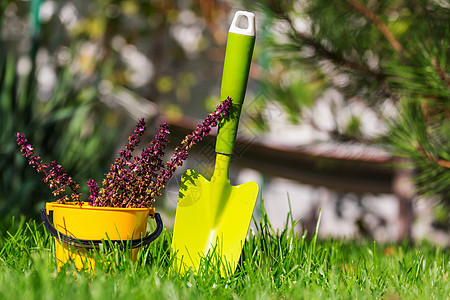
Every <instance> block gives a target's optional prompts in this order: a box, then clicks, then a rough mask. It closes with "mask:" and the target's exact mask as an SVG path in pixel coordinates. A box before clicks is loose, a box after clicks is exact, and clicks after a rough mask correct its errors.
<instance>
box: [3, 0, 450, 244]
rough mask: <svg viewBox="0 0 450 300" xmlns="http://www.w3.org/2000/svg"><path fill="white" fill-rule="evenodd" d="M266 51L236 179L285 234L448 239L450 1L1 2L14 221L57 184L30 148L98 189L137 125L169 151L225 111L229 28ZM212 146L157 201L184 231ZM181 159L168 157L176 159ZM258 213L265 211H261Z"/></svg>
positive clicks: (9, 209)
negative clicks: (182, 205)
mask: <svg viewBox="0 0 450 300" xmlns="http://www.w3.org/2000/svg"><path fill="white" fill-rule="evenodd" d="M237 10H250V11H252V12H254V13H255V14H256V18H257V19H256V20H257V24H256V26H257V40H256V46H255V51H254V56H253V62H252V68H251V74H250V81H249V85H248V90H247V95H246V102H245V104H244V109H243V113H242V117H241V122H240V128H239V138H238V145H237V149H236V155H235V156H234V158H233V164H232V174H231V176H232V184H236V185H237V184H241V183H244V182H246V181H249V180H254V181H256V182H257V183H258V184H259V186H260V194H259V197H258V198H259V199H258V202H259V204H261V203H264V206H265V209H266V210H267V213H268V215H269V218H270V221H271V222H272V225H273V226H274V227H275V228H279V227H284V224H285V222H286V216H287V213H288V212H292V216H293V218H294V219H297V220H301V222H299V223H298V228H296V229H297V230H298V232H302V231H303V230H308V232H312V231H313V230H314V228H315V225H316V222H317V217H318V214H319V211H320V210H321V211H322V220H321V224H320V226H321V227H320V232H319V233H320V236H322V237H327V236H334V237H347V238H353V237H366V238H371V239H376V240H378V241H399V240H404V239H408V240H418V239H424V238H425V239H428V240H430V241H432V242H438V243H440V244H441V245H450V238H449V229H450V220H449V215H450V142H449V140H450V121H449V120H450V118H449V117H450V101H449V99H450V91H449V85H450V77H449V68H448V63H449V59H450V56H449V41H450V28H449V26H448V25H449V23H450V22H449V21H450V20H449V19H450V17H449V16H450V4H449V3H448V2H447V1H441V0H409V1H406V0H394V1H392V0H382V1H371V0H341V1H333V2H332V3H331V2H330V1H326V0H314V1H313V0H299V1H294V0H289V1H284V0H279V1H271V0H267V1H251V2H250V1H217V0H216V1H214V0H178V1H164V0H160V1H133V0H127V1H119V0H117V1H116V0H95V1H86V0H79V1H48V0H46V1H43V0H31V1H11V0H3V1H2V2H1V4H0V30H1V38H0V101H1V105H0V139H1V143H0V154H1V155H0V171H1V173H0V176H1V179H0V215H2V216H3V217H5V216H10V215H19V214H21V215H26V216H29V217H36V216H37V213H38V210H39V209H40V208H42V207H44V203H45V202H46V201H53V199H52V196H51V192H50V189H48V187H47V186H46V185H45V184H44V183H43V182H42V179H41V177H40V176H39V175H36V174H35V171H34V170H33V169H32V168H31V167H29V166H28V165H27V163H26V161H25V158H24V157H22V156H21V154H20V152H19V151H18V148H17V145H16V142H15V134H16V132H18V131H19V132H21V133H24V134H25V135H26V136H27V137H28V139H29V141H30V143H31V144H32V145H33V146H34V147H35V151H36V153H37V154H38V155H40V156H42V157H43V159H44V161H46V162H50V161H52V160H56V161H57V162H59V163H61V164H62V166H63V167H64V168H65V169H66V170H67V171H68V173H69V174H71V176H72V177H74V178H75V180H76V181H77V182H79V183H80V184H81V186H82V191H83V192H84V195H86V193H87V187H86V185H85V182H86V181H87V180H88V179H89V178H92V179H95V180H96V181H97V182H100V181H101V179H102V178H103V176H104V174H105V173H106V172H107V171H108V170H109V165H110V164H111V163H112V162H113V161H114V158H115V156H116V154H117V153H118V151H119V149H120V148H121V147H122V146H123V145H124V144H125V143H126V141H127V137H128V135H129V134H130V133H131V132H132V131H133V129H134V125H135V123H136V121H137V120H138V119H139V118H142V117H145V118H146V119H147V120H148V122H149V124H151V126H149V127H151V129H149V130H148V131H149V132H148V133H147V136H146V138H147V139H148V140H150V139H151V137H152V136H153V135H154V133H155V131H154V128H156V127H157V125H158V124H159V123H160V122H162V121H164V120H165V121H168V122H169V123H170V124H171V131H172V134H171V144H170V146H171V147H175V146H176V145H177V143H178V142H179V141H180V140H181V138H182V137H183V136H184V135H185V134H186V133H188V132H190V131H191V130H192V129H194V128H195V126H196V125H197V123H198V122H199V121H200V120H201V119H203V118H204V117H205V116H206V114H207V113H208V112H209V111H212V110H213V109H214V107H215V105H216V104H217V103H218V101H219V99H218V97H219V93H220V80H221V74H222V65H223V58H224V53H225V45H226V39H227V31H228V27H229V25H230V23H231V19H232V16H233V14H234V12H235V11H237ZM213 145H214V134H213V135H212V136H211V138H209V139H206V140H205V141H203V142H202V143H201V144H200V145H198V146H196V148H195V149H193V152H192V153H191V154H190V157H189V159H188V161H187V162H186V164H185V166H184V168H183V169H179V170H178V171H177V174H176V176H175V177H174V178H172V180H171V181H170V183H169V185H168V188H167V189H166V191H165V194H164V195H163V196H162V197H161V198H160V199H159V200H158V201H157V203H156V207H157V209H158V211H160V212H161V213H162V214H163V218H164V221H165V224H166V226H167V227H168V228H171V226H172V225H173V219H174V214H175V208H176V202H177V195H178V187H179V184H178V183H179V180H180V177H181V174H182V173H183V171H184V169H185V168H195V169H196V170H198V171H200V173H202V174H204V175H208V174H211V172H212V167H213V162H214V148H213ZM169 153H170V151H169ZM259 207H260V205H258V207H257V208H256V209H255V212H254V216H255V217H256V218H258V217H259V215H260V209H259Z"/></svg>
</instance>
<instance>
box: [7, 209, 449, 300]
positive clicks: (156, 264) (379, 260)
mask: <svg viewBox="0 0 450 300" xmlns="http://www.w3.org/2000/svg"><path fill="white" fill-rule="evenodd" d="M287 221H289V222H288V223H289V224H290V226H289V227H287V228H285V229H284V230H282V231H278V232H274V230H273V229H272V228H271V226H270V224H269V222H268V221H267V216H266V215H263V218H262V219H261V220H260V221H259V222H258V225H257V230H256V232H254V233H253V234H252V235H251V236H250V238H249V240H248V241H247V243H246V244H245V246H244V250H243V252H242V254H243V255H242V258H241V261H240V262H239V266H238V270H237V271H236V272H235V274H232V275H229V276H227V277H223V278H222V277H221V276H220V275H219V274H218V272H217V269H216V268H215V267H214V266H213V265H211V264H209V263H208V261H207V260H205V263H204V264H203V266H202V268H201V271H200V274H197V275H194V274H192V273H191V274H186V275H183V276H180V275H176V274H172V273H171V272H170V271H169V266H170V264H171V257H170V243H171V233H169V232H168V231H164V232H163V234H162V235H161V236H160V237H159V238H158V239H157V240H156V241H155V242H154V243H152V244H151V245H149V246H147V247H145V248H144V249H142V251H141V252H140V256H139V258H138V261H137V263H136V265H133V264H132V263H131V261H130V260H129V259H128V258H127V256H126V255H124V254H123V252H121V251H117V249H116V250H112V251H111V252H110V253H108V254H102V253H100V254H99V258H98V259H106V260H109V261H110V262H116V263H113V264H108V265H107V267H105V269H103V268H97V273H96V274H95V275H89V274H85V273H77V275H75V274H74V270H75V269H74V268H73V266H71V265H66V267H65V269H64V270H63V271H62V272H60V273H58V272H56V264H55V260H54V250H53V249H54V242H53V239H52V238H51V237H50V235H49V234H48V233H47V232H45V230H44V228H43V226H42V225H41V224H40V223H37V222H35V221H26V220H25V219H21V220H19V221H17V220H10V222H7V221H5V220H3V221H2V222H1V224H0V226H1V228H2V229H3V230H2V231H1V232H0V299H64V300H68V299H154V298H157V299H210V298H219V299H223V298H224V299H227V298H243V299H254V298H262V299H279V298H288V299H290V298H300V299H302V298H304V299H319V298H320V299H329V298H333V299H334V298H337V299H339V298H344V299H366V298H367V299H374V298H381V299H449V295H450V284H449V279H448V272H449V267H450V262H449V251H448V249H441V248H439V247H436V246H433V245H431V244H429V243H421V244H419V245H411V244H408V243H404V244H391V245H378V244H376V243H374V242H372V241H341V240H338V241H336V240H325V241H322V240H317V237H316V236H314V238H312V239H311V240H308V239H307V238H306V237H305V236H300V237H297V236H295V235H294V233H293V231H292V230H291V225H292V224H293V221H292V220H291V219H290V216H288V218H287Z"/></svg>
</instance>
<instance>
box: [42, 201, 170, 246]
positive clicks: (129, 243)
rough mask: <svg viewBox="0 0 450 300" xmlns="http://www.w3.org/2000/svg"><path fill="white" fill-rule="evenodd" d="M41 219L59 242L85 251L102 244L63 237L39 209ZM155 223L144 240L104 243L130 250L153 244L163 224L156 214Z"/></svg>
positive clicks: (44, 212)
mask: <svg viewBox="0 0 450 300" xmlns="http://www.w3.org/2000/svg"><path fill="white" fill-rule="evenodd" d="M41 219H42V222H44V226H45V228H46V229H47V230H48V232H50V233H51V235H53V236H54V237H55V238H57V239H60V240H61V241H63V242H65V243H67V244H69V245H72V246H75V247H81V248H85V249H92V248H95V247H96V246H99V245H101V244H103V240H83V239H77V238H73V237H71V236H68V235H65V234H64V233H62V232H60V231H58V230H57V229H56V228H55V227H53V225H52V224H50V221H49V220H48V218H47V211H46V209H41ZM155 222H156V229H155V231H153V232H152V233H151V234H150V235H148V236H146V237H144V238H140V239H135V240H131V241H123V240H111V241H110V240H108V241H106V242H108V243H109V242H111V243H113V244H121V245H124V246H126V247H130V248H137V247H142V246H145V245H148V244H150V243H151V242H153V241H154V240H155V239H156V238H157V237H158V236H159V235H160V234H161V232H162V229H163V222H162V220H161V216H160V215H159V214H158V213H155Z"/></svg>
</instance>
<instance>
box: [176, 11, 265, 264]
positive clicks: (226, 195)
mask: <svg viewBox="0 0 450 300" xmlns="http://www.w3.org/2000/svg"><path fill="white" fill-rule="evenodd" d="M245 21H247V22H245ZM243 23H246V24H244V26H241V24H243ZM245 25H246V26H245ZM242 27H246V28H242ZM254 44H255V15H254V14H253V13H251V12H244V11H238V12H236V14H235V15H234V18H233V22H232V24H231V26H230V30H229V32H228V39H227V47H226V54H225V62H224V68H223V76H222V86H221V93H220V99H221V101H223V100H225V99H226V98H227V97H230V98H231V99H232V101H233V105H232V108H231V111H230V113H229V116H228V117H227V118H226V119H224V120H222V122H221V123H220V124H219V131H218V134H217V141H216V163H215V168H214V173H213V176H212V178H211V180H208V179H206V178H205V177H203V176H202V175H201V174H200V173H198V172H196V171H194V170H187V171H186V172H185V173H184V174H183V176H182V178H181V184H180V192H179V197H178V204H177V210H176V215H175V225H174V231H173V240H172V250H173V252H174V254H175V255H176V258H175V260H174V264H173V267H174V268H175V270H176V271H177V272H180V273H185V272H187V271H188V270H189V269H190V268H191V269H192V270H193V271H194V272H197V271H198V269H199V266H200V261H201V260H202V258H203V257H210V258H211V257H215V258H217V259H218V260H217V261H218V262H219V263H220V269H221V272H222V273H224V272H225V271H226V272H234V270H235V269H236V265H237V262H238V260H239V257H240V255H241V251H242V246H243V243H244V240H245V237H246V235H247V231H248V228H249V225H250V220H251V217H252V213H253V209H254V207H255V202H256V197H257V195H258V185H257V184H256V183H255V182H247V183H245V184H241V185H238V186H232V185H231V184H230V179H229V166H230V159H231V155H232V154H233V149H234V144H235V140H236V134H237V128H238V123H239V116H240V114H241V109H242V103H243V101H244V97H245V90H246V88H247V81H248V75H249V70H250V64H251V58H252V54H253V46H254ZM210 255H211V256H210ZM217 261H216V262H214V263H215V264H216V263H217Z"/></svg>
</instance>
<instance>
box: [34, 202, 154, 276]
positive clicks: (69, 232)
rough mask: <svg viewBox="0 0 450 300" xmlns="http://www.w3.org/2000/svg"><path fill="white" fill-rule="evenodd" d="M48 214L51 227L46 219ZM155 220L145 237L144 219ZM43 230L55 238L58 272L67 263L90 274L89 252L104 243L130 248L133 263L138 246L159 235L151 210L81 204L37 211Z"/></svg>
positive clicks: (61, 205) (57, 205) (67, 204)
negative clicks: (72, 263)
mask: <svg viewBox="0 0 450 300" xmlns="http://www.w3.org/2000/svg"><path fill="white" fill-rule="evenodd" d="M49 215H52V217H53V225H52V224H51V222H50V221H49V219H48V216H49ZM149 215H150V216H151V217H152V218H154V219H155V222H156V229H155V231H154V232H153V233H151V234H150V235H148V236H146V237H145V231H146V227H147V220H148V216H149ZM41 218H42V221H43V222H44V226H45V228H46V229H47V230H48V231H49V232H50V233H51V234H52V235H53V236H54V238H55V254H56V265H57V269H58V272H59V271H60V270H61V267H62V266H63V265H64V264H65V263H66V262H67V261H69V260H71V261H73V262H74V263H75V267H76V268H77V269H78V270H81V269H83V268H87V270H88V271H89V272H93V271H94V268H95V261H94V259H93V253H92V249H93V248H95V247H97V246H99V245H101V244H103V242H104V241H105V242H106V244H107V245H108V243H109V242H112V243H114V244H122V245H125V246H127V247H130V248H132V259H133V262H134V261H135V260H136V256H137V252H138V250H139V247H142V246H144V245H147V244H149V243H151V242H152V241H154V240H155V239H156V238H157V237H158V236H159V235H160V234H161V232H162V228H163V224H162V220H161V217H160V215H159V214H158V213H155V210H154V208H117V207H95V206H91V205H89V204H88V203H87V202H83V204H82V205H81V206H80V205H79V204H76V203H66V204H58V203H56V202H51V203H47V204H46V209H42V210H41Z"/></svg>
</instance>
